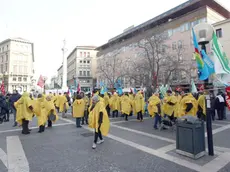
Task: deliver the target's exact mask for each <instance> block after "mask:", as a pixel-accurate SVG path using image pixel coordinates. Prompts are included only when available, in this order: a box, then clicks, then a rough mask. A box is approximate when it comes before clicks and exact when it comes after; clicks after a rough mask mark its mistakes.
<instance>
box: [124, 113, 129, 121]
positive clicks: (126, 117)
mask: <svg viewBox="0 0 230 172" xmlns="http://www.w3.org/2000/svg"><path fill="white" fill-rule="evenodd" d="M123 116H125V120H126V121H128V115H127V114H125V113H124V114H123Z"/></svg>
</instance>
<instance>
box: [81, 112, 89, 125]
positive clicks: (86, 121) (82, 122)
mask: <svg viewBox="0 0 230 172" xmlns="http://www.w3.org/2000/svg"><path fill="white" fill-rule="evenodd" d="M84 123H86V124H88V110H85V111H84V116H83V117H82V121H81V124H82V125H83V124H84Z"/></svg>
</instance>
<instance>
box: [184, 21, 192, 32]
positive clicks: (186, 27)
mask: <svg viewBox="0 0 230 172" xmlns="http://www.w3.org/2000/svg"><path fill="white" fill-rule="evenodd" d="M184 25H185V31H188V30H190V27H191V25H190V23H185V24H184Z"/></svg>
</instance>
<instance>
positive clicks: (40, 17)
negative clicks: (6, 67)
mask: <svg viewBox="0 0 230 172" xmlns="http://www.w3.org/2000/svg"><path fill="white" fill-rule="evenodd" d="M219 1H220V2H221V3H222V4H224V5H226V6H227V7H228V8H229V9H230V3H227V1H228V0H219ZM183 2H185V0H160V1H159V0H141V1H140V0H139V1H138V0H0V42H1V41H3V40H4V39H7V38H12V37H22V38H25V39H27V40H30V41H32V42H33V43H34V46H35V70H36V77H38V76H39V75H40V74H42V75H45V76H48V77H51V76H53V75H55V74H56V73H57V69H58V68H59V67H60V65H61V63H62V52H61V48H62V44H63V40H64V39H66V47H67V49H68V52H67V53H66V56H67V55H68V54H69V53H70V52H71V51H72V50H73V48H74V47H75V46H77V45H95V46H100V45H102V44H104V43H106V42H107V41H108V40H109V39H110V38H112V37H114V36H116V35H118V34H120V33H122V32H123V30H124V29H126V28H128V27H129V26H131V25H135V26H136V25H138V24H141V23H143V22H145V21H146V20H149V19H151V18H153V17H155V16H157V15H159V14H161V13H163V12H165V11H166V10H169V9H171V8H173V7H175V6H177V5H179V4H181V3H183Z"/></svg>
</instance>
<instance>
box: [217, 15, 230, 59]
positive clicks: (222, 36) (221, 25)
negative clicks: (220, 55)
mask: <svg viewBox="0 0 230 172" xmlns="http://www.w3.org/2000/svg"><path fill="white" fill-rule="evenodd" d="M213 26H214V28H215V30H216V35H217V37H218V38H219V40H220V42H221V45H222V46H223V49H224V51H225V53H226V55H227V57H229V58H230V48H229V47H230V19H227V20H223V21H220V22H217V23H215V24H213Z"/></svg>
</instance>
